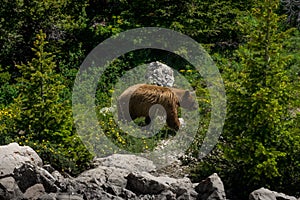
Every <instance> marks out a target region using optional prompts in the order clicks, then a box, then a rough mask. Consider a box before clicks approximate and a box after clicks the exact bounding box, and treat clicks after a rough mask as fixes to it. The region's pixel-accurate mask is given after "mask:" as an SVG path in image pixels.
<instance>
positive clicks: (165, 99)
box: [117, 84, 197, 131]
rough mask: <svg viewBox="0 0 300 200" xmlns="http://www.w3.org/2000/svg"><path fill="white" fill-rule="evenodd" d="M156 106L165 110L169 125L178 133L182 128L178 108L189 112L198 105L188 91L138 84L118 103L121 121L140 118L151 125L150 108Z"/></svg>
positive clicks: (124, 94) (121, 97)
mask: <svg viewBox="0 0 300 200" xmlns="http://www.w3.org/2000/svg"><path fill="white" fill-rule="evenodd" d="M156 104H159V105H161V106H162V107H163V108H164V109H165V111H166V115H167V119H166V121H167V125H168V126H169V127H170V128H172V129H174V130H176V131H177V130H179V127H180V122H179V119H178V107H179V106H181V107H183V108H186V109H188V110H194V109H196V108H197V104H196V102H195V100H194V98H193V96H192V94H191V92H189V91H188V90H182V89H177V88H169V87H162V86H157V85H148V84H137V85H133V86H131V87H129V88H127V89H126V90H125V91H124V92H123V93H122V94H121V95H120V96H119V98H118V102H117V108H118V117H119V120H122V121H131V120H135V119H136V118H138V117H145V123H146V124H149V123H150V122H151V118H152V117H153V116H151V115H153V112H150V108H151V107H152V106H153V105H156ZM128 111H129V112H128ZM158 111H159V110H158ZM151 113H152V114H151Z"/></svg>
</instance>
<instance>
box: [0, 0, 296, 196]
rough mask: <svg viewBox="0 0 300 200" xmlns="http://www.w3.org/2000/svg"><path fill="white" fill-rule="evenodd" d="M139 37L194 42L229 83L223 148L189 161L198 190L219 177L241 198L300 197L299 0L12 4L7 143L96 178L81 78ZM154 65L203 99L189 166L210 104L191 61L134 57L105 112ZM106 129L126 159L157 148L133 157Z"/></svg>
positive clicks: (107, 120) (2, 38) (4, 58)
mask: <svg viewBox="0 0 300 200" xmlns="http://www.w3.org/2000/svg"><path fill="white" fill-rule="evenodd" d="M138 27H164V28H169V29H172V30H175V31H178V32H181V33H184V34H186V35H188V36H190V37H191V38H193V39H194V40H196V41H197V42H199V43H200V44H202V45H203V47H204V48H205V49H206V51H207V52H208V53H209V54H210V55H211V57H212V59H213V60H214V61H215V63H216V65H217V66H218V68H219V70H220V72H221V75H222V77H223V80H224V83H225V87H226V95H227V117H226V121H225V126H224V130H223V133H222V137H221V138H220V140H219V143H218V145H217V146H216V147H215V149H214V150H213V151H212V152H211V154H210V155H209V156H207V157H205V158H204V159H201V160H197V159H196V161H195V160H194V159H187V160H185V163H186V164H190V165H191V166H192V167H191V171H190V175H191V177H192V178H193V179H194V180H195V181H196V180H200V179H202V178H204V177H206V176H207V175H210V174H211V173H213V172H217V173H218V174H219V175H220V176H221V177H222V180H224V183H225V187H226V188H230V189H231V190H230V191H233V192H232V193H235V194H238V197H237V198H238V199H242V198H243V197H245V196H244V195H246V194H248V193H249V191H252V190H253V189H257V188H259V187H262V186H264V187H269V188H270V189H273V190H278V191H282V192H285V193H288V194H291V195H298V196H299V195H300V193H299V192H300V191H299V188H300V114H299V112H300V111H299V110H300V102H299V100H300V98H299V92H300V88H299V87H300V74H299V73H300V34H299V29H300V2H299V1H298V0H281V1H279V0H243V1H241V0H226V1H223V0H219V1H211V0H186V1H179V0H161V1H155V0H148V1H144V0H80V1H77V0H72V1H71V0H4V1H2V3H1V4H0V46H1V51H0V61H1V62H0V144H1V145H2V144H7V143H10V142H18V143H19V144H21V145H29V146H31V147H33V148H34V149H35V150H36V151H37V152H38V153H39V154H40V156H41V157H42V158H43V159H44V160H45V161H46V162H48V163H51V164H52V165H53V166H54V167H56V168H57V169H60V170H62V171H66V172H68V173H71V174H73V175H76V174H78V173H79V172H81V171H82V170H84V169H86V168H88V167H89V163H90V161H91V160H92V158H93V156H94V155H92V154H91V152H89V151H88V150H87V149H86V147H85V146H84V145H83V143H82V142H81V140H80V138H79V136H78V135H77V134H76V127H75V125H74V122H73V118H72V103H71V99H72V87H73V83H74V80H75V77H76V74H77V71H78V69H79V67H80V65H81V63H82V62H83V60H84V58H85V57H86V56H87V55H88V53H89V52H90V51H91V50H92V49H93V48H94V47H95V46H96V45H98V44H99V43H101V42H102V41H104V40H105V39H107V38H109V37H111V36H113V35H115V34H117V33H120V32H122V31H125V30H129V29H132V28H138ZM152 61H161V62H163V63H165V64H167V65H169V66H171V67H173V68H174V69H176V70H178V71H179V72H180V73H181V74H182V75H183V76H184V77H186V78H187V79H188V80H189V82H190V84H191V85H192V86H193V87H194V88H195V89H196V92H197V96H198V97H199V105H200V107H199V112H200V113H201V116H203V122H201V126H202V128H201V130H199V133H198V136H197V138H195V141H194V143H193V144H192V145H191V147H190V149H189V150H188V151H187V155H189V156H191V157H193V156H194V157H195V158H197V156H196V155H198V152H197V149H199V145H201V142H202V139H203V134H204V133H205V130H206V128H207V122H208V119H209V114H210V99H209V96H208V94H207V91H206V90H205V81H203V80H202V79H201V76H200V75H199V74H198V73H197V71H196V70H195V68H193V66H190V65H189V64H188V63H186V62H185V61H184V60H181V59H180V58H178V57H176V56H174V55H170V54H169V53H168V52H162V51H159V50H154V49H145V50H141V51H137V52H131V53H128V54H126V55H124V56H123V57H121V58H119V59H117V60H116V61H114V62H113V64H112V65H111V66H110V68H108V69H107V70H106V72H105V73H104V76H103V77H101V80H100V81H99V86H98V90H97V94H96V97H97V102H96V103H97V106H98V108H99V110H100V109H101V108H103V107H105V106H109V104H110V98H111V93H112V89H113V85H114V84H115V81H116V79H117V78H118V77H120V76H121V75H122V74H124V73H125V72H126V70H129V69H132V68H134V67H135V66H138V65H140V64H143V63H149V62H152ZM99 123H100V124H101V126H102V127H103V129H104V130H105V132H106V135H107V136H108V137H110V138H111V139H112V140H114V141H115V142H116V143H118V145H119V146H120V147H124V148H127V150H131V151H138V152H141V151H147V150H151V149H153V148H154V147H155V145H156V144H157V143H155V141H153V140H147V139H145V140H144V141H142V142H140V144H139V145H138V146H137V144H138V143H134V144H135V145H133V146H130V145H131V144H133V142H134V141H131V140H132V138H128V137H127V135H126V133H124V132H122V130H118V127H117V126H116V125H115V124H114V122H113V121H112V118H111V116H109V115H105V116H102V115H101V114H99ZM164 133H168V130H165V132H164ZM163 137H167V136H165V134H161V135H160V138H162V139H163ZM155 140H159V137H158V138H155ZM191 160H193V163H192V162H191ZM191 163H192V164H191ZM229 197H230V194H229ZM232 198H234V197H232Z"/></svg>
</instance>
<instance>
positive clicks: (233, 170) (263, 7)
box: [199, 0, 300, 198]
mask: <svg viewBox="0 0 300 200" xmlns="http://www.w3.org/2000/svg"><path fill="white" fill-rule="evenodd" d="M278 4H279V2H278V1H274V0H272V1H271V0H264V1H258V2H257V4H256V7H255V8H253V9H252V12H251V14H250V15H249V16H247V17H245V18H244V19H243V21H241V22H240V25H241V26H242V30H243V31H244V32H245V33H247V36H246V40H247V43H246V44H244V45H242V46H241V47H240V48H239V50H238V51H237V58H238V63H234V62H232V64H231V67H230V68H228V69H227V74H228V80H227V81H226V87H227V100H228V114H227V120H226V124H225V127H224V134H223V139H222V143H221V145H220V150H221V152H220V151H219V150H215V151H216V152H218V153H214V154H212V156H211V159H213V160H215V161H216V160H217V162H219V164H218V166H215V164H213V163H210V164H209V163H204V164H203V163H202V164H201V165H200V166H199V168H200V167H204V166H205V167H206V168H207V167H212V168H213V169H214V170H218V171H219V172H220V174H222V175H224V176H226V177H224V180H226V183H227V184H228V186H229V187H233V188H235V187H236V188H238V189H237V191H236V192H237V193H239V194H240V195H247V194H249V192H250V191H251V190H253V189H256V188H258V187H263V186H264V187H270V188H271V189H274V190H286V191H287V192H290V193H295V192H296V191H297V190H296V188H299V187H298V186H299V184H300V180H299V179H298V178H296V177H299V173H297V171H298V172H299V169H300V165H299V162H298V160H299V148H300V146H299V139H300V138H299V136H300V135H299V132H293V131H294V130H292V129H291V128H290V127H294V126H295V124H293V122H294V120H293V116H292V113H291V112H290V110H291V109H292V108H291V105H293V103H292V102H293V101H294V100H293V98H294V97H295V96H294V95H295V94H294V90H293V89H294V88H293V85H292V82H291V81H290V79H289V76H288V74H287V70H286V68H287V66H288V64H289V62H290V57H289V56H286V55H284V49H283V44H284V43H285V41H286V39H287V38H289V35H290V31H286V32H280V31H279V28H278V21H279V20H280V17H279V16H278V15H277V14H276V13H275V11H276V9H277V6H278ZM235 65H237V66H238V67H236V68H235V67H234V66H235ZM216 155H217V156H216ZM215 156H216V157H215ZM216 158H217V159H216ZM207 164H208V165H207ZM212 164H213V165H214V166H212ZM286 185H288V188H287V187H285V186H286ZM241 191H242V192H241ZM242 197H244V196H242ZM240 198H241V197H240ZM244 198H245V197H244Z"/></svg>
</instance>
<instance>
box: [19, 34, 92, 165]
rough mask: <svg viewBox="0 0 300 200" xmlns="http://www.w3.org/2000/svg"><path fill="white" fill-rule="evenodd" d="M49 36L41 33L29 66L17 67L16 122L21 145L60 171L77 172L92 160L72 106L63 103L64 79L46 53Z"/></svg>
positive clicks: (50, 56) (66, 101)
mask: <svg viewBox="0 0 300 200" xmlns="http://www.w3.org/2000/svg"><path fill="white" fill-rule="evenodd" d="M45 39H46V34H45V33H43V32H40V33H39V34H38V35H37V40H36V41H35V42H34V48H33V49H32V50H33V51H34V52H35V55H36V57H35V58H33V59H32V60H31V61H30V62H28V63H27V64H22V65H17V67H18V69H19V70H20V73H21V77H20V78H18V79H17V80H18V87H19V93H20V94H19V96H18V97H17V98H16V99H15V103H16V104H17V105H18V106H19V107H20V110H21V113H20V118H19V119H17V120H16V123H17V127H18V130H19V133H21V134H24V135H22V136H21V137H19V141H20V142H21V143H24V144H26V145H30V146H32V147H33V148H36V149H37V152H38V153H40V155H41V157H42V158H43V159H44V160H45V161H46V162H47V161H48V162H50V163H51V164H53V165H54V166H57V167H59V168H62V169H64V168H72V169H69V170H77V169H76V167H79V166H76V165H77V164H80V163H81V162H82V161H83V163H82V164H83V165H82V166H81V167H84V164H85V163H84V162H87V161H88V160H89V159H90V158H91V157H90V155H89V153H88V152H87V150H86V149H85V148H84V146H83V145H82V144H81V142H80V140H79V138H78V136H76V135H75V134H74V131H73V121H72V113H71V106H70V103H69V102H68V100H62V98H61V92H62V90H63V88H64V85H63V84H62V76H61V75H59V74H57V73H56V72H55V70H54V69H55V66H56V65H55V62H54V61H53V59H54V56H53V55H52V54H51V53H48V52H46V51H45V45H46V44H47V41H46V40H45Z"/></svg>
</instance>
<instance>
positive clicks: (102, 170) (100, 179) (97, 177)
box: [75, 166, 130, 187]
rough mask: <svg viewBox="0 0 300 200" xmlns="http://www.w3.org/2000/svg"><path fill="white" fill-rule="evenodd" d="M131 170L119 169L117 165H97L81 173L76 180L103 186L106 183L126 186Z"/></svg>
mask: <svg viewBox="0 0 300 200" xmlns="http://www.w3.org/2000/svg"><path fill="white" fill-rule="evenodd" d="M129 173H130V172H129V171H127V170H126V169H118V168H115V167H101V166H99V167H97V168H95V169H90V170H87V171H85V172H83V173H82V174H80V175H79V176H78V177H77V178H76V179H75V180H77V181H79V182H86V183H90V182H93V183H96V184H97V185H99V186H101V185H103V184H104V183H109V184H111V185H115V186H119V187H125V186H126V184H127V180H126V178H125V177H126V176H127V175H128V174H129Z"/></svg>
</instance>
